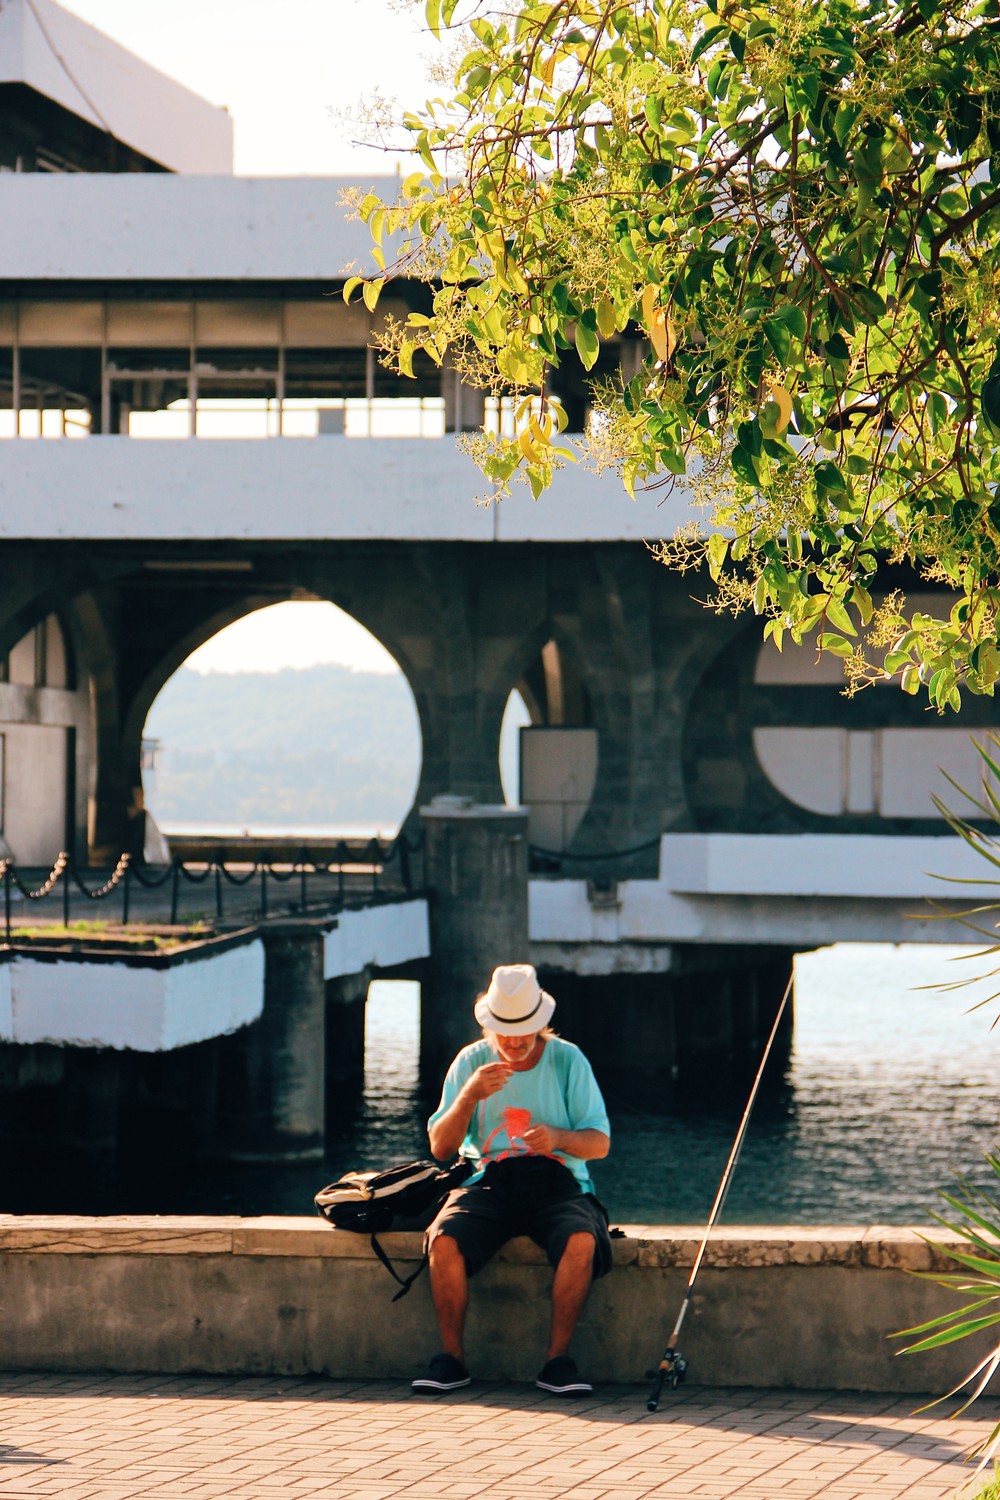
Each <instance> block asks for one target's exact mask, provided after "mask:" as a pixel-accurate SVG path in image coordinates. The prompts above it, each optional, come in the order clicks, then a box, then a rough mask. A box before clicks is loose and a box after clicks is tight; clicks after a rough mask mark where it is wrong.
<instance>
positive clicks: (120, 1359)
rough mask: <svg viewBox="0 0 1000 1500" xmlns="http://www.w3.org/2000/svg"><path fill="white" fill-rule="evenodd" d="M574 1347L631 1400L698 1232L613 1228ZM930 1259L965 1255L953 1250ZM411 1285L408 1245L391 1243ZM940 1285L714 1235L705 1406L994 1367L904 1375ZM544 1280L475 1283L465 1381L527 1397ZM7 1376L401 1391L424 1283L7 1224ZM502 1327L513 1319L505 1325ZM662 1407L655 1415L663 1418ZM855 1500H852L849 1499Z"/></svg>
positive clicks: (523, 1263)
mask: <svg viewBox="0 0 1000 1500" xmlns="http://www.w3.org/2000/svg"><path fill="white" fill-rule="evenodd" d="M625 1231H626V1232H625V1238H623V1239H618V1240H615V1241H614V1242H613V1243H614V1252H615V1265H614V1269H613V1270H612V1272H611V1274H610V1275H609V1276H607V1277H605V1278H604V1279H603V1280H601V1281H599V1282H598V1283H597V1284H596V1286H595V1287H594V1289H593V1291H592V1293H591V1296H590V1299H589V1301H588V1303H587V1307H586V1309H585V1311H584V1315H583V1317H582V1319H581V1322H580V1325H579V1328H578V1330H577V1335H576V1338H575V1340H574V1348H575V1353H576V1357H577V1358H578V1360H579V1361H580V1363H581V1364H582V1365H583V1366H585V1367H586V1369H587V1371H588V1373H589V1374H590V1376H591V1377H592V1378H593V1379H594V1380H595V1381H601V1382H609V1383H619V1382H625V1383H627V1382H632V1381H638V1380H641V1379H642V1375H643V1371H644V1370H645V1368H646V1366H647V1365H648V1364H651V1363H655V1362H656V1360H657V1359H658V1358H659V1355H660V1353H661V1352H662V1349H663V1344H664V1342H665V1339H666V1337H667V1335H668V1333H669V1330H670V1328H671V1326H672V1325H673V1321H674V1319H675V1317H676V1315H677V1310H678V1308H679V1306H680V1303H681V1299H682V1297H683V1295H684V1288H685V1285H686V1282H687V1279H688V1276H689V1273H690V1269H691V1265H692V1263H693V1260H694V1256H695V1254H696V1251H697V1248H698V1244H699V1241H700V1239H701V1234H702V1229H701V1226H689V1227H682V1226H669V1227H667V1226H649V1225H644V1226H625ZM930 1233H931V1234H932V1235H933V1238H934V1240H935V1241H937V1242H940V1243H941V1244H943V1245H950V1246H951V1247H952V1248H955V1249H963V1250H968V1248H969V1247H968V1246H967V1245H965V1244H964V1243H963V1242H962V1241H961V1240H960V1239H959V1238H958V1237H957V1236H955V1235H951V1234H949V1233H947V1232H946V1231H944V1230H933V1231H930ZM384 1245H385V1248H386V1251H387V1253H388V1254H389V1255H390V1256H391V1257H392V1258H393V1261H394V1263H395V1264H396V1265H397V1266H399V1267H401V1268H405V1270H403V1272H402V1274H406V1271H409V1270H413V1269H414V1268H415V1266H416V1263H417V1261H418V1260H419V1258H420V1254H421V1236H420V1235H419V1234H415V1233H414V1234H387V1235H386V1236H385V1237H384ZM954 1269H955V1263H954V1262H953V1261H952V1260H951V1259H950V1258H949V1257H948V1256H947V1255H946V1254H945V1253H943V1250H942V1249H940V1248H934V1247H933V1246H931V1245H928V1243H927V1242H926V1241H925V1240H924V1238H923V1236H922V1235H921V1234H920V1233H919V1232H918V1231H915V1230H913V1229H904V1228H891V1227H887V1226H884V1225H883V1226H875V1227H873V1228H869V1229H865V1228H859V1227H853V1228H851V1227H840V1226H824V1227H815V1228H809V1229H803V1228H794V1227H783V1226H771V1227H767V1228H752V1227H745V1228H744V1227H725V1226H723V1227H721V1228H719V1229H717V1230H716V1231H715V1233H714V1234H713V1237H712V1240H711V1242H710V1244H709V1247H708V1252H707V1255H706V1258H705V1261H704V1264H703V1269H702V1271H701V1274H700V1275H699V1278H698V1282H697V1285H696V1289H695V1294H694V1297H693V1300H692V1304H691V1308H690V1311H689V1314H688V1317H687V1320H686V1322H685V1325H684V1337H683V1341H682V1349H683V1352H684V1354H685V1357H686V1358H687V1360H688V1366H689V1378H690V1380H691V1381H692V1382H693V1383H695V1384H697V1385H698V1386H745V1387H758V1388H759V1387H761V1386H782V1387H786V1388H792V1389H800V1390H814V1391H815V1390H831V1389H839V1390H852V1391H858V1390H862V1391H864V1390H868V1391H900V1392H901V1391H912V1392H918V1391H926V1390H932V1391H938V1392H943V1391H946V1390H948V1389H949V1388H950V1387H951V1386H952V1385H954V1384H955V1383H956V1382H957V1381H958V1380H960V1379H961V1378H962V1376H963V1375H964V1374H965V1373H966V1372H967V1371H968V1370H969V1369H970V1368H971V1367H972V1366H973V1364H975V1363H976V1361H977V1360H978V1359H980V1358H982V1356H983V1354H984V1353H985V1352H986V1351H987V1350H988V1349H989V1348H990V1347H991V1345H992V1343H993V1341H994V1340H993V1339H991V1337H990V1330H988V1329H987V1330H985V1331H983V1332H980V1334H979V1335H978V1336H976V1337H974V1338H971V1339H968V1340H962V1341H961V1342H959V1343H958V1344H950V1345H945V1346H943V1347H942V1348H940V1349H936V1350H933V1351H931V1352H930V1353H928V1354H925V1355H913V1356H912V1357H906V1358H902V1359H900V1358H897V1352H898V1349H899V1347H900V1343H905V1342H906V1340H895V1339H890V1337H889V1335H890V1334H891V1333H892V1332H894V1331H895V1330H897V1329H901V1328H910V1327H913V1326H914V1325H915V1324H917V1323H920V1322H922V1321H924V1320H926V1319H928V1318H932V1317H934V1316H936V1315H937V1314H938V1313H940V1312H944V1311H946V1310H947V1309H948V1308H950V1307H953V1306H956V1305H958V1304H956V1300H955V1296H954V1294H952V1293H950V1292H949V1291H947V1290H945V1289H944V1288H942V1287H940V1286H938V1285H937V1284H936V1283H935V1282H934V1281H931V1280H928V1279H925V1278H923V1277H920V1276H914V1275H912V1274H911V1273H912V1272H913V1271H931V1272H934V1273H939V1272H947V1271H951V1270H954ZM551 1283H552V1272H551V1271H550V1269H549V1267H548V1265H547V1264H546V1261H545V1255H544V1253H543V1252H542V1251H541V1250H540V1249H539V1248H538V1247H537V1246H536V1245H533V1244H532V1243H531V1242H530V1241H529V1240H524V1239H516V1240H512V1241H510V1243H509V1244H508V1245H507V1246H506V1247H505V1248H504V1249H503V1250H502V1251H501V1252H500V1254H499V1255H498V1256H497V1257H496V1258H495V1259H494V1260H493V1261H491V1262H490V1264H489V1265H488V1266H487V1267H486V1268H485V1269H484V1270H483V1271H482V1273H481V1274H480V1276H478V1277H477V1278H476V1283H475V1288H474V1296H473V1297H472V1299H471V1302H470V1310H469V1328H468V1348H469V1357H470V1363H471V1364H472V1367H473V1370H474V1373H475V1375H476V1377H477V1378H478V1379H485V1380H533V1379H534V1376H535V1373H536V1371H537V1369H538V1361H539V1351H540V1350H544V1348H545V1337H546V1333H547V1328H548V1319H549V1307H550V1304H549V1292H550V1288H551ZM0 1286H2V1288H3V1296H2V1298H0V1366H2V1367H3V1368H4V1369H7V1370H119V1371H127V1370H149V1371H160V1372H164V1373H166V1372H171V1371H173V1372H182V1371H204V1372H215V1373H218V1374H230V1375H236V1374H260V1375H265V1374H271V1375H300V1376H301V1375H308V1374H313V1375H319V1374H322V1375H327V1376H332V1377H334V1378H353V1379H371V1378H380V1377H383V1378H384V1377H386V1376H394V1377H396V1378H399V1379H409V1377H410V1376H411V1375H412V1374H413V1372H414V1370H415V1369H416V1368H418V1367H419V1366H420V1365H421V1364H422V1363H423V1361H425V1360H426V1359H427V1357H428V1354H429V1352H430V1351H432V1350H433V1349H434V1348H435V1347H436V1344H437V1331H436V1327H435V1322H434V1314H433V1310H432V1306H431V1296H430V1288H429V1285H428V1282H427V1278H426V1277H423V1278H421V1280H420V1281H418V1282H417V1283H416V1285H415V1286H414V1288H413V1290H412V1292H411V1293H410V1294H409V1296H407V1297H405V1298H404V1299H403V1300H402V1301H401V1302H398V1303H396V1304H393V1303H392V1301H391V1298H392V1296H393V1293H394V1292H395V1290H396V1288H395V1285H394V1283H393V1282H392V1280H391V1279H390V1277H389V1275H388V1273H387V1272H386V1271H385V1269H384V1267H382V1266H381V1265H379V1263H378V1261H377V1260H376V1258H375V1255H374V1252H373V1251H372V1249H371V1247H370V1245H369V1244H368V1241H367V1238H366V1237H365V1236H364V1235H358V1234H347V1233H345V1232H343V1231H338V1230H332V1229H330V1228H329V1226H327V1225H325V1224H323V1223H322V1222H321V1221H320V1220H319V1219H317V1218H316V1217H315V1215H314V1216H313V1217H311V1218H258V1219H241V1218H209V1217H198V1218H195V1217H187V1218H174V1217H170V1216H166V1215H164V1216H155V1217H150V1218H142V1217H137V1216H136V1217H125V1216H122V1217H114V1218H107V1219H100V1218H73V1217H68V1216H62V1217H55V1216H46V1217H33V1216H27V1215H26V1216H23V1217H18V1216H15V1215H0ZM515 1309H516V1316H513V1315H512V1312H513V1310H515ZM666 1399H668V1398H665V1400H666ZM852 1493H853V1492H852Z"/></svg>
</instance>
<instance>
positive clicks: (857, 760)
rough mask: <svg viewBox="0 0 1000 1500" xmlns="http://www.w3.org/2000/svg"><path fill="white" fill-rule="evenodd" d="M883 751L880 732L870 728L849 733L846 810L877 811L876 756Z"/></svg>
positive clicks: (855, 811) (859, 811)
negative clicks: (876, 732) (875, 732)
mask: <svg viewBox="0 0 1000 1500" xmlns="http://www.w3.org/2000/svg"><path fill="white" fill-rule="evenodd" d="M880 753H881V750H880V738H879V735H878V734H874V733H872V731H871V730H868V729H860V730H855V729H852V730H849V731H848V734H847V799H846V807H845V809H844V811H845V812H849V813H871V812H874V811H875V784H876V780H877V776H876V758H877V757H878V755H879V754H880Z"/></svg>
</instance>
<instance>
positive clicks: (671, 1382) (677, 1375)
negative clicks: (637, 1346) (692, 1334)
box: [646, 1349, 687, 1411]
mask: <svg viewBox="0 0 1000 1500" xmlns="http://www.w3.org/2000/svg"><path fill="white" fill-rule="evenodd" d="M686 1374H687V1361H686V1360H685V1358H684V1356H683V1354H681V1353H680V1351H679V1350H677V1349H665V1350H664V1353H663V1358H662V1359H661V1360H660V1363H659V1365H658V1366H657V1368H656V1369H655V1370H647V1371H646V1379H647V1380H652V1382H653V1389H652V1390H651V1391H650V1393H649V1400H648V1401H647V1402H646V1410H647V1411H655V1410H656V1408H657V1407H658V1406H659V1404H660V1395H661V1393H662V1391H663V1387H664V1386H665V1385H666V1386H669V1387H670V1389H671V1390H672V1391H676V1389H677V1387H678V1386H679V1385H683V1383H684V1377H685V1375H686Z"/></svg>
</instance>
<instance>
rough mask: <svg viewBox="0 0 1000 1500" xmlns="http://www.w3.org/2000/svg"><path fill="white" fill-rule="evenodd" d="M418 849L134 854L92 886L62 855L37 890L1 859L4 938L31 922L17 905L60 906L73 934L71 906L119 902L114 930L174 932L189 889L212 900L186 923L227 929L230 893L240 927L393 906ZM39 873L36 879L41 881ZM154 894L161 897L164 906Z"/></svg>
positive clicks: (407, 883) (376, 844)
mask: <svg viewBox="0 0 1000 1500" xmlns="http://www.w3.org/2000/svg"><path fill="white" fill-rule="evenodd" d="M418 847H419V846H418V845H415V844H411V843H410V842H409V841H408V840H407V839H406V838H405V837H403V836H400V837H398V838H396V839H395V840H393V841H392V842H385V843H383V842H382V841H381V840H379V839H367V840H347V839H345V840H343V841H342V842H340V843H339V844H337V845H336V847H335V848H334V850H333V857H332V858H330V859H329V860H323V861H319V860H297V861H294V862H275V863H273V864H272V863H262V862H260V861H249V860H246V861H241V860H234V861H230V862H226V861H223V860H218V859H205V860H197V861H186V860H181V859H177V858H175V859H172V860H171V861H170V863H169V864H166V865H161V866H155V867H154V866H151V865H145V864H143V863H141V862H140V861H137V860H135V859H133V857H132V856H131V855H130V854H122V855H121V856H120V858H119V860H118V862H117V864H116V865H115V867H114V869H113V870H112V871H111V872H110V874H109V875H108V876H107V877H106V878H104V879H103V880H101V881H100V883H99V884H97V885H94V886H92V885H89V884H88V883H87V881H86V880H85V879H84V875H83V873H82V872H81V871H80V869H79V868H78V867H77V865H76V863H75V862H74V861H73V860H72V859H71V858H70V856H69V855H68V854H67V853H65V851H63V852H61V853H60V854H59V855H58V856H57V858H56V861H55V863H54V864H53V866H52V868H51V870H49V872H48V874H46V875H45V876H44V878H43V879H41V880H40V881H38V882H37V884H36V883H33V878H32V874H30V873H29V872H28V871H27V870H24V871H23V874H24V876H25V877H26V878H22V874H21V873H19V872H18V868H17V865H16V864H15V862H14V860H12V859H9V858H8V859H0V891H2V895H3V925H4V937H5V941H6V942H7V943H10V942H11V940H12V932H13V930H14V928H15V926H17V925H19V923H18V921H17V917H18V916H20V917H22V918H23V917H25V916H27V915H28V909H27V908H22V909H21V910H20V912H18V913H17V914H15V911H14V907H15V903H16V902H20V901H24V902H28V903H31V902H39V903H41V902H45V901H46V900H51V901H52V902H53V903H56V902H59V903H61V910H60V916H61V920H62V925H63V926H64V927H66V928H69V926H70V924H71V921H72V920H73V907H74V900H76V906H77V911H78V910H79V898H80V897H83V898H84V899H85V901H86V902H87V903H88V905H90V904H92V903H98V902H102V901H105V900H108V899H110V898H111V897H112V896H115V895H117V898H118V899H119V900H120V902H121V908H120V914H119V915H118V917H117V919H116V921H115V925H120V926H123V927H128V926H129V925H131V924H135V923H140V922H141V923H144V924H146V925H156V924H167V925H169V926H171V927H176V926H177V925H178V924H179V923H180V922H181V920H182V918H181V907H182V905H183V904H184V902H183V896H184V892H185V890H186V888H187V887H193V888H197V887H206V895H208V894H209V892H210V893H211V894H210V899H209V901H208V902H207V903H206V902H203V903H202V909H201V910H199V912H198V913H197V914H194V913H189V914H188V916H187V917H186V918H185V919H184V920H186V921H188V922H191V921H194V920H196V919H197V920H199V921H206V920H210V921H214V922H215V923H223V922H225V921H226V920H227V911H226V908H227V893H234V892H236V891H238V890H239V891H244V892H245V893H246V894H245V896H244V897H243V899H241V900H239V901H236V900H235V898H234V896H233V895H232V894H230V898H229V901H228V906H229V917H230V919H235V918H239V919H240V920H242V921H246V920H261V921H263V920H266V919H267V917H269V916H276V915H279V914H285V913H289V912H305V911H312V912H314V913H317V912H321V911H336V910H338V909H342V908H343V907H345V906H347V905H348V904H349V903H370V902H373V901H380V900H388V899H392V898H393V897H398V896H400V895H411V894H414V892H415V885H414V870H413V860H412V856H413V855H414V854H415V853H416V850H417V848H418ZM37 873H38V872H37V871H35V872H34V875H35V876H36V877H37ZM89 873H90V874H93V873H94V872H92V871H91V872H89ZM156 892H162V899H161V900H159V901H158V900H157V899H156V897H155V893H156ZM206 906H207V907H208V908H209V909H208V910H206V909H205V907H206ZM234 906H235V907H236V909H235V910H234ZM38 920H39V921H41V920H44V918H41V917H39V919H38ZM34 921H35V919H34V918H32V923H34Z"/></svg>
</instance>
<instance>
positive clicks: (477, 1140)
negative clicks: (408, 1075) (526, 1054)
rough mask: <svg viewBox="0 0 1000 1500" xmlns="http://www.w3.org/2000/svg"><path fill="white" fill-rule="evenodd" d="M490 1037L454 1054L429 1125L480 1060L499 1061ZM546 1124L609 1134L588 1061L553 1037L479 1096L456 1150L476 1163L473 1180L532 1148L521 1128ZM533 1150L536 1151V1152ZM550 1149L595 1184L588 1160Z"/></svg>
mask: <svg viewBox="0 0 1000 1500" xmlns="http://www.w3.org/2000/svg"><path fill="white" fill-rule="evenodd" d="M500 1061H502V1058H499V1057H498V1056H497V1054H496V1053H495V1052H494V1051H493V1048H492V1047H491V1046H490V1044H489V1042H487V1041H486V1040H485V1039H484V1040H483V1041H481V1042H473V1043H472V1045H471V1046H469V1047H463V1049H462V1051H461V1052H460V1053H459V1054H458V1056H457V1057H456V1058H455V1061H454V1062H453V1063H452V1065H451V1067H450V1068H449V1069H448V1075H447V1077H446V1078H445V1081H444V1088H443V1089H442V1091H441V1103H440V1104H439V1105H438V1107H437V1109H436V1110H435V1111H434V1113H433V1114H432V1115H431V1117H430V1119H429V1120H428V1122H427V1124H428V1128H430V1127H431V1126H432V1125H434V1123H435V1122H436V1121H437V1120H439V1119H440V1118H441V1116H442V1115H443V1114H444V1113H445V1111H446V1110H448V1109H450V1108H451V1106H452V1105H453V1104H454V1102H455V1100H456V1098H457V1097H458V1094H459V1091H460V1090H461V1088H462V1086H463V1085H464V1084H465V1083H467V1082H468V1080H469V1079H470V1078H471V1077H472V1075H473V1073H474V1072H475V1071H476V1069H477V1068H480V1067H482V1065H483V1064H484V1063H492V1062H500ZM532 1124H535V1125H551V1126H552V1127H553V1128H554V1129H556V1130H600V1131H603V1132H604V1134H605V1135H610V1134H611V1128H610V1126H609V1125H608V1113H607V1110H606V1109H605V1107H604V1100H603V1099H602V1098H601V1091H600V1089H599V1088H598V1087H597V1080H596V1079H595V1077H594V1073H593V1069H592V1068H591V1066H590V1063H589V1062H588V1061H587V1059H586V1058H585V1057H584V1055H583V1053H582V1052H581V1051H580V1049H579V1047H576V1046H574V1045H573V1043H572V1042H564V1041H563V1040H562V1038H561V1037H552V1038H550V1039H549V1040H548V1041H547V1042H546V1043H545V1047H544V1049H543V1051H542V1055H541V1057H540V1058H539V1059H538V1061H537V1063H536V1064H535V1066H534V1067H533V1068H529V1069H528V1070H527V1071H526V1072H524V1073H511V1075H510V1077H509V1078H508V1080H507V1082H506V1083H505V1084H504V1086H503V1088H502V1089H500V1090H499V1091H498V1092H497V1093H495V1094H491V1095H490V1097H489V1098H488V1099H480V1101H479V1103H478V1104H477V1105H476V1107H475V1109H474V1110H473V1113H472V1119H471V1120H470V1121H469V1128H468V1130H467V1131H466V1135H465V1140H464V1141H463V1142H462V1144H461V1146H460V1147H459V1155H460V1156H464V1157H465V1158H466V1160H468V1161H471V1162H474V1163H475V1164H476V1167H477V1170H476V1172H475V1173H474V1174H473V1175H472V1177H470V1178H469V1179H468V1181H469V1182H475V1181H476V1180H477V1178H479V1177H480V1176H481V1175H482V1172H483V1169H484V1168H485V1166H486V1165H487V1164H488V1163H489V1162H491V1161H499V1160H502V1159H503V1158H504V1157H508V1156H528V1155H532V1154H533V1153H532V1152H531V1151H530V1148H529V1147H528V1146H526V1145H525V1143H524V1140H523V1135H524V1132H525V1131H526V1130H527V1129H528V1128H529V1127H530V1126H531V1125H532ZM535 1154H536V1153H535ZM553 1155H554V1156H555V1157H556V1158H557V1160H559V1161H561V1162H562V1163H563V1164H564V1165H565V1166H567V1167H568V1168H569V1170H570V1171H571V1172H572V1173H573V1176H574V1177H575V1178H576V1179H577V1181H578V1182H579V1184H580V1187H581V1188H582V1190H583V1191H584V1192H585V1193H592V1192H593V1190H594V1188H593V1184H592V1182H591V1180H590V1174H589V1173H588V1171H587V1163H586V1162H585V1161H581V1160H580V1158H579V1157H578V1156H568V1155H564V1154H563V1153H562V1152H561V1151H556V1152H554V1153H553Z"/></svg>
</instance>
